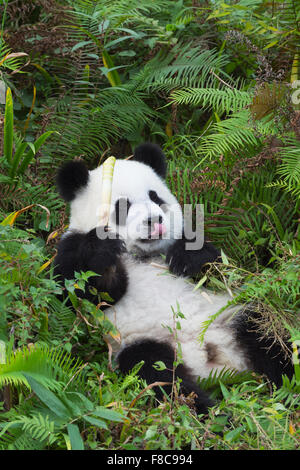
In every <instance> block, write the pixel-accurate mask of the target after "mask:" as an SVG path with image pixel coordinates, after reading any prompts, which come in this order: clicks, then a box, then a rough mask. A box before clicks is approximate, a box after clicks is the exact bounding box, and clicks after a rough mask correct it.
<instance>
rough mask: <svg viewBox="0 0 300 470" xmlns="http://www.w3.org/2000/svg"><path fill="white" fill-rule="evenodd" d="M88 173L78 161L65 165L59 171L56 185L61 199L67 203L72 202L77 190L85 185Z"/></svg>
mask: <svg viewBox="0 0 300 470" xmlns="http://www.w3.org/2000/svg"><path fill="white" fill-rule="evenodd" d="M88 180H89V171H88V169H87V167H86V166H85V164H84V163H83V162H82V161H80V160H73V161H70V162H67V163H65V164H64V165H63V166H62V167H61V168H60V170H59V172H58V174H57V178H56V184H57V188H58V191H59V194H60V195H61V197H62V198H63V199H64V200H65V201H67V202H70V201H72V200H73V199H74V198H75V196H76V193H77V191H78V190H79V189H81V188H83V187H84V186H86V185H87V183H88Z"/></svg>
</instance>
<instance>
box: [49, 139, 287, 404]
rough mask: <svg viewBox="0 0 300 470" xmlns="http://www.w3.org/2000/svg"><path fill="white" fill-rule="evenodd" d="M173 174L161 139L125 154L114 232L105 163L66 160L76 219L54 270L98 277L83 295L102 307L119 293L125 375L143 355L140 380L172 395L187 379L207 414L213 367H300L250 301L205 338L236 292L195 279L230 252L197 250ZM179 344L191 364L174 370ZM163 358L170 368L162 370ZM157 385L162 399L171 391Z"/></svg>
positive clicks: (112, 312) (274, 370)
mask: <svg viewBox="0 0 300 470" xmlns="http://www.w3.org/2000/svg"><path fill="white" fill-rule="evenodd" d="M166 171H167V164H166V159H165V156H164V153H163V152H162V150H161V149H160V147H158V146H157V145H156V144H151V143H145V144H142V145H140V146H138V147H137V148H136V150H135V152H134V156H133V158H132V159H129V160H128V159H126V160H125V159H124V160H122V159H118V160H116V164H115V170H114V178H113V185H112V200H111V209H110V211H111V213H110V222H109V228H110V230H107V228H105V227H102V228H101V227H97V225H98V215H99V206H100V197H101V184H102V165H101V166H99V167H97V168H96V169H94V170H92V171H89V170H88V169H87V167H86V166H85V164H84V163H83V162H82V161H80V160H77V161H76V160H75V161H70V162H67V163H65V164H64V165H63V167H62V168H61V169H60V170H59V172H58V176H57V185H58V190H59V192H60V194H61V196H62V197H63V198H64V199H65V201H67V202H69V203H70V223H69V228H68V230H67V232H66V233H65V234H64V235H63V237H62V239H61V240H60V242H59V244H58V247H57V255H56V258H55V271H54V272H55V275H56V276H57V277H58V278H59V279H60V281H61V282H62V283H63V281H64V279H73V278H74V275H75V274H74V273H75V272H80V271H93V272H94V273H96V274H98V276H93V277H91V278H89V281H88V285H87V286H86V288H85V291H84V293H82V292H80V295H81V296H83V297H84V298H86V299H88V300H89V301H91V302H94V303H95V304H98V303H99V296H98V295H96V294H98V293H99V294H100V293H101V292H106V293H108V294H109V296H110V298H111V299H112V300H113V301H112V302H111V303H110V306H109V307H108V308H106V310H105V315H106V316H107V317H108V319H109V320H110V321H111V322H112V323H113V324H114V325H115V326H116V328H117V330H118V331H119V333H120V337H121V342H119V343H115V344H113V351H114V354H115V355H116V359H117V362H118V366H119V368H120V370H121V372H123V373H124V374H126V373H128V372H129V371H130V370H132V368H133V367H134V366H135V365H136V364H137V363H140V362H141V361H143V365H142V367H141V368H140V370H139V375H140V377H141V378H143V379H144V380H145V381H146V382H147V383H148V384H150V383H154V382H163V383H166V385H165V386H164V389H165V391H166V393H170V391H171V383H172V382H173V379H174V377H175V378H180V380H179V381H178V382H179V383H180V385H179V387H180V393H182V394H184V395H189V394H191V393H192V392H194V393H193V395H192V396H194V397H195V408H196V411H197V412H198V413H206V412H207V410H208V408H209V407H210V406H212V405H213V401H212V400H211V398H210V397H209V395H208V394H207V393H206V392H204V391H203V390H201V389H200V388H199V386H198V385H197V378H198V377H201V378H203V377H208V376H209V374H210V372H211V371H212V370H213V369H215V370H221V369H223V368H224V366H226V367H228V368H233V369H235V370H237V371H244V370H251V371H255V372H257V373H259V374H264V375H266V376H267V378H268V379H269V380H271V381H273V382H274V383H275V384H277V385H280V383H281V377H282V374H287V375H288V376H291V375H292V373H293V367H292V362H291V360H290V358H289V357H286V354H285V353H284V352H283V350H282V348H281V347H280V345H279V344H277V343H276V342H274V340H273V339H271V338H261V337H260V335H259V333H258V332H257V328H256V320H257V318H256V317H257V315H258V313H257V312H256V311H255V310H254V309H253V311H251V308H250V307H249V306H248V307H245V306H242V305H235V306H231V307H228V308H226V309H224V310H223V311H222V313H221V314H220V315H219V316H217V318H216V319H215V320H214V321H213V322H212V323H211V325H210V326H209V328H208V329H207V331H206V333H205V335H204V341H203V342H202V343H201V342H200V341H199V338H198V337H199V333H200V330H201V328H202V327H203V325H204V322H206V321H207V320H208V319H209V318H210V317H211V316H212V315H214V314H215V313H217V312H218V311H219V310H220V309H222V308H224V307H225V306H226V305H227V303H228V301H229V300H230V297H229V295H227V294H225V293H224V294H220V293H218V294H215V293H213V292H210V291H208V290H206V289H205V288H204V287H201V288H200V289H197V290H195V284H193V283H192V282H191V278H192V277H193V276H194V275H196V274H197V273H200V272H201V270H202V268H203V266H204V265H206V264H207V263H210V262H213V261H215V260H217V259H218V257H219V255H220V252H219V250H218V249H216V248H215V247H214V246H213V245H212V244H211V243H209V242H206V241H205V242H204V243H203V245H202V246H201V247H200V248H198V249H197V250H194V249H193V250H189V249H187V240H186V239H185V237H184V222H183V220H184V219H183V213H182V208H181V207H180V205H179V203H178V201H177V199H176V198H175V196H174V195H173V194H172V193H171V192H170V190H169V188H168V187H167V184H166V182H165V178H166ZM120 209H122V210H120ZM105 233H106V235H104V234H105ZM100 235H101V236H100ZM91 287H92V288H93V289H91ZM178 309H179V310H180V313H181V315H180V317H179V318H177V320H176V321H179V323H180V328H179V327H178V328H177V329H176V335H175V334H174V313H176V312H177V310H178ZM178 343H179V344H180V347H181V361H178V362H179V364H177V367H176V369H175V370H173V369H174V366H173V364H174V357H175V351H176V348H178ZM158 361H161V362H162V363H164V366H165V367H157V366H156V365H155V363H157V362H158ZM155 388H156V393H157V397H158V398H161V397H162V394H163V392H162V389H161V388H160V387H155Z"/></svg>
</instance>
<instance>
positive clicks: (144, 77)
mask: <svg viewBox="0 0 300 470" xmlns="http://www.w3.org/2000/svg"><path fill="white" fill-rule="evenodd" d="M227 62H228V58H227V56H226V55H225V54H222V55H220V54H219V52H218V51H217V50H205V51H203V48H202V46H197V47H195V46H192V45H191V44H186V45H184V46H183V45H182V44H180V45H177V46H175V47H174V48H173V49H172V51H171V52H169V53H168V54H166V53H165V52H164V51H161V52H160V53H159V54H157V56H156V57H154V59H152V60H151V61H149V62H148V63H147V64H146V65H145V67H144V69H143V70H142V71H141V72H139V74H138V75H136V76H135V77H134V80H135V81H136V82H139V86H140V87H142V88H143V87H147V88H148V89H149V90H153V89H165V90H168V89H169V90H171V89H173V88H176V87H178V86H181V87H210V86H213V85H214V84H216V83H218V80H217V79H216V77H215V76H214V75H213V74H212V72H218V73H219V71H220V70H222V69H223V68H224V67H225V65H226V64H227Z"/></svg>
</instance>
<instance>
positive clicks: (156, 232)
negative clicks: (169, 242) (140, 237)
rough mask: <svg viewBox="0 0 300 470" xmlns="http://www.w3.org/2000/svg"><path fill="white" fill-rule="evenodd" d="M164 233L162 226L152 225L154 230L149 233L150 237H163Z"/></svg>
mask: <svg viewBox="0 0 300 470" xmlns="http://www.w3.org/2000/svg"><path fill="white" fill-rule="evenodd" d="M165 232H166V227H165V226H164V224H158V223H154V230H153V232H151V237H153V236H155V235H163V234H164V233H165Z"/></svg>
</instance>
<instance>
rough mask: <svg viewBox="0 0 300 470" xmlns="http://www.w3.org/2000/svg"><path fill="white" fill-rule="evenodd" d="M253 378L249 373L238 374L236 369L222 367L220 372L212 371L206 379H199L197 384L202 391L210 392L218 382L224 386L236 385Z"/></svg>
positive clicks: (217, 370)
mask: <svg viewBox="0 0 300 470" xmlns="http://www.w3.org/2000/svg"><path fill="white" fill-rule="evenodd" d="M252 378H253V377H252V376H251V373H250V372H249V371H243V372H239V371H237V370H236V369H231V368H228V367H227V366H224V367H223V368H222V369H221V370H219V369H212V370H211V371H210V373H209V376H208V377H202V378H199V379H198V381H197V383H198V385H199V386H200V388H201V389H202V390H211V389H213V388H215V387H217V386H218V385H219V382H222V383H223V384H224V385H226V384H236V383H241V382H244V381H245V380H250V379H252Z"/></svg>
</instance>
